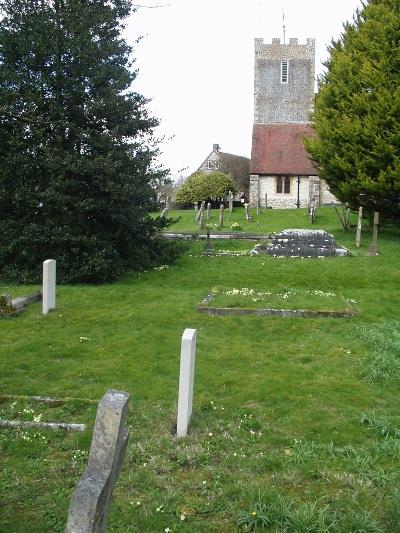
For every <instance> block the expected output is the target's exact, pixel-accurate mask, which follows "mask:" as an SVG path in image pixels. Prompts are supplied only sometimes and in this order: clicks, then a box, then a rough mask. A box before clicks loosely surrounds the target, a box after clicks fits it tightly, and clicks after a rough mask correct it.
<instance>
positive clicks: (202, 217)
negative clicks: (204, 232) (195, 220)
mask: <svg viewBox="0 0 400 533" xmlns="http://www.w3.org/2000/svg"><path fill="white" fill-rule="evenodd" d="M199 225H200V229H204V205H203V204H201V207H200V213H199Z"/></svg>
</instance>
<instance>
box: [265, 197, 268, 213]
mask: <svg viewBox="0 0 400 533" xmlns="http://www.w3.org/2000/svg"><path fill="white" fill-rule="evenodd" d="M265 209H268V194H267V193H265Z"/></svg>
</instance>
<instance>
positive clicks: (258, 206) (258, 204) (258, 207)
mask: <svg viewBox="0 0 400 533" xmlns="http://www.w3.org/2000/svg"><path fill="white" fill-rule="evenodd" d="M256 213H257V215H259V214H260V198H259V196H257V203H256Z"/></svg>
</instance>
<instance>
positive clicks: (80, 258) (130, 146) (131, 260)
mask: <svg viewBox="0 0 400 533" xmlns="http://www.w3.org/2000/svg"><path fill="white" fill-rule="evenodd" d="M1 8H2V14H3V19H2V21H1V23H0V118H1V120H0V141H1V142H0V212H1V213H2V216H1V220H0V243H1V244H0V269H1V270H2V271H3V272H4V274H5V275H6V276H7V277H8V278H10V279H13V280H17V281H19V282H26V281H34V280H38V279H39V277H40V269H41V266H40V265H41V262H42V261H43V260H44V259H47V258H50V257H51V258H54V259H57V261H58V280H59V281H78V280H80V281H92V282H99V281H105V280H107V281H108V280H112V279H115V278H117V277H118V276H120V275H121V274H122V273H123V272H124V271H126V270H127V269H128V268H140V267H146V266H147V265H148V262H149V261H150V260H153V259H154V256H155V255H156V253H155V252H154V251H153V250H152V249H151V248H153V244H154V242H155V241H154V238H155V236H156V234H157V222H155V221H152V220H151V219H150V218H149V217H148V214H147V212H148V207H149V202H150V199H151V197H152V195H153V192H152V188H151V186H150V184H151V183H153V182H154V181H155V180H156V179H158V178H159V177H160V171H159V169H156V170H153V166H152V162H153V159H154V156H155V154H156V152H157V148H156V143H155V141H154V139H153V128H154V126H156V125H157V121H156V120H155V119H153V118H150V117H148V115H147V111H146V108H145V104H146V100H145V99H144V98H143V97H142V96H141V95H139V94H137V93H135V92H133V91H132V90H130V86H131V83H132V82H133V81H134V79H135V77H136V72H135V71H134V70H133V69H132V60H131V59H130V55H131V52H132V49H131V47H129V46H128V45H127V43H126V42H125V40H124V39H122V38H121V31H122V29H123V24H122V21H123V19H124V18H125V17H127V16H128V15H129V14H130V12H131V1H130V0H113V2H103V1H100V0H94V1H92V2H81V1H80V0H63V1H61V0H55V1H54V2H26V1H25V0H3V1H2V2H1Z"/></svg>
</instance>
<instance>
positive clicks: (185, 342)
mask: <svg viewBox="0 0 400 533" xmlns="http://www.w3.org/2000/svg"><path fill="white" fill-rule="evenodd" d="M196 333H197V330H196V329H185V331H184V332H183V335H182V342H181V364H180V372H179V396H178V418H177V423H176V436H177V437H186V435H187V430H188V426H189V422H190V417H191V416H192V406H193V384H194V365H195V358H196Z"/></svg>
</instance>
